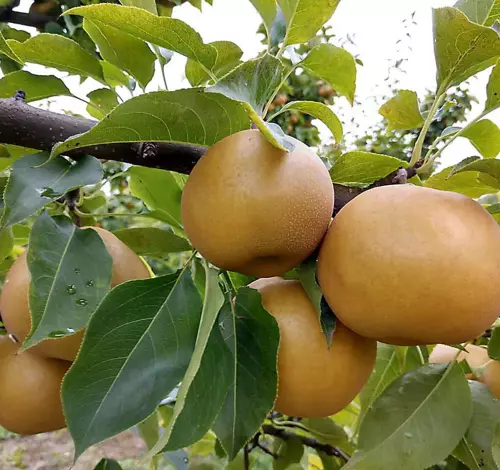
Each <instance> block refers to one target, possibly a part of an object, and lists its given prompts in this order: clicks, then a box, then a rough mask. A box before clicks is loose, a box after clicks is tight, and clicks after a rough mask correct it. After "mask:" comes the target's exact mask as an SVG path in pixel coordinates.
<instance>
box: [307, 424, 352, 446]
mask: <svg viewBox="0 0 500 470" xmlns="http://www.w3.org/2000/svg"><path fill="white" fill-rule="evenodd" d="M301 424H303V425H304V426H305V427H306V428H307V429H308V431H309V432H310V433H311V434H312V435H313V436H314V437H315V438H317V439H318V440H319V441H320V442H322V443H324V444H329V445H331V446H336V447H340V448H342V449H344V450H347V449H349V450H350V449H351V448H352V446H351V444H350V443H349V437H348V436H347V434H346V432H345V431H344V428H343V427H342V426H340V425H339V424H337V423H336V422H335V421H333V420H332V419H330V418H305V419H303V420H302V421H301Z"/></svg>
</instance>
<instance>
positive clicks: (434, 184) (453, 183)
mask: <svg viewBox="0 0 500 470" xmlns="http://www.w3.org/2000/svg"><path fill="white" fill-rule="evenodd" d="M453 169H454V167H448V168H445V169H444V170H442V171H441V172H439V173H436V174H434V175H432V176H431V177H430V178H429V179H428V180H427V181H426V182H425V183H424V186H425V187H426V188H434V189H441V190H442V191H453V192H455V193H461V194H465V195H466V196H469V197H472V198H478V197H480V196H482V195H483V194H492V193H496V192H498V189H497V188H495V186H493V182H489V184H486V183H483V182H482V181H480V180H479V179H478V176H479V173H477V172H472V171H466V172H461V173H458V174H454V175H453V176H451V177H450V176H449V175H450V173H451V172H452V171H453Z"/></svg>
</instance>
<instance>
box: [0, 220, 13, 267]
mask: <svg viewBox="0 0 500 470" xmlns="http://www.w3.org/2000/svg"><path fill="white" fill-rule="evenodd" d="M12 248H14V235H13V233H12V228H11V227H9V228H7V229H6V230H3V231H2V232H0V262H3V260H4V259H5V258H7V256H10V254H11V252H12Z"/></svg>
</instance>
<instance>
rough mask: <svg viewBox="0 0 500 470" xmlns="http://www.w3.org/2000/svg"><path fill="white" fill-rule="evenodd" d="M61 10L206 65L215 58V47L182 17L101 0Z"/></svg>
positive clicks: (209, 65) (210, 63)
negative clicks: (162, 14) (111, 27)
mask: <svg viewBox="0 0 500 470" xmlns="http://www.w3.org/2000/svg"><path fill="white" fill-rule="evenodd" d="M64 14H69V15H80V16H83V17H84V18H87V19H89V20H92V21H100V22H101V23H103V24H105V25H107V26H113V27H115V28H117V29H119V30H121V31H123V32H125V33H128V34H130V35H132V36H134V37H135V38H139V39H142V40H144V41H147V42H150V43H151V44H156V45H157V46H161V47H164V48H165V49H169V50H171V51H174V52H178V53H179V54H182V55H184V56H186V57H189V58H190V59H193V60H196V61H197V62H199V63H200V64H203V65H204V66H205V67H208V68H209V69H211V68H212V67H213V65H214V64H215V61H216V58H217V51H216V50H215V48H213V47H212V46H209V45H207V44H204V43H203V40H202V39H201V36H200V35H199V34H198V33H197V32H196V31H195V30H194V29H193V28H191V27H190V26H188V25H187V24H186V23H184V22H183V21H181V20H177V19H174V18H168V17H166V16H156V15H154V14H152V13H149V12H148V11H146V10H143V9H140V8H134V7H128V6H121V5H113V4H110V3H101V4H99V5H88V6H82V7H77V8H72V9H70V10H68V11H66V12H65V13H64Z"/></svg>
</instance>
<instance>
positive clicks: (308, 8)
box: [278, 0, 340, 45]
mask: <svg viewBox="0 0 500 470" xmlns="http://www.w3.org/2000/svg"><path fill="white" fill-rule="evenodd" d="M339 3H340V0H278V4H279V5H280V7H281V9H282V10H283V14H284V16H285V19H286V22H287V32H286V37H285V44H286V45H291V44H300V43H303V42H307V41H309V40H310V39H312V38H313V37H314V36H316V33H317V32H318V31H319V29H320V28H321V27H322V26H323V25H324V24H325V23H326V22H327V21H328V20H329V19H330V18H331V16H332V15H333V13H334V12H335V10H336V9H337V6H338V4H339Z"/></svg>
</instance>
